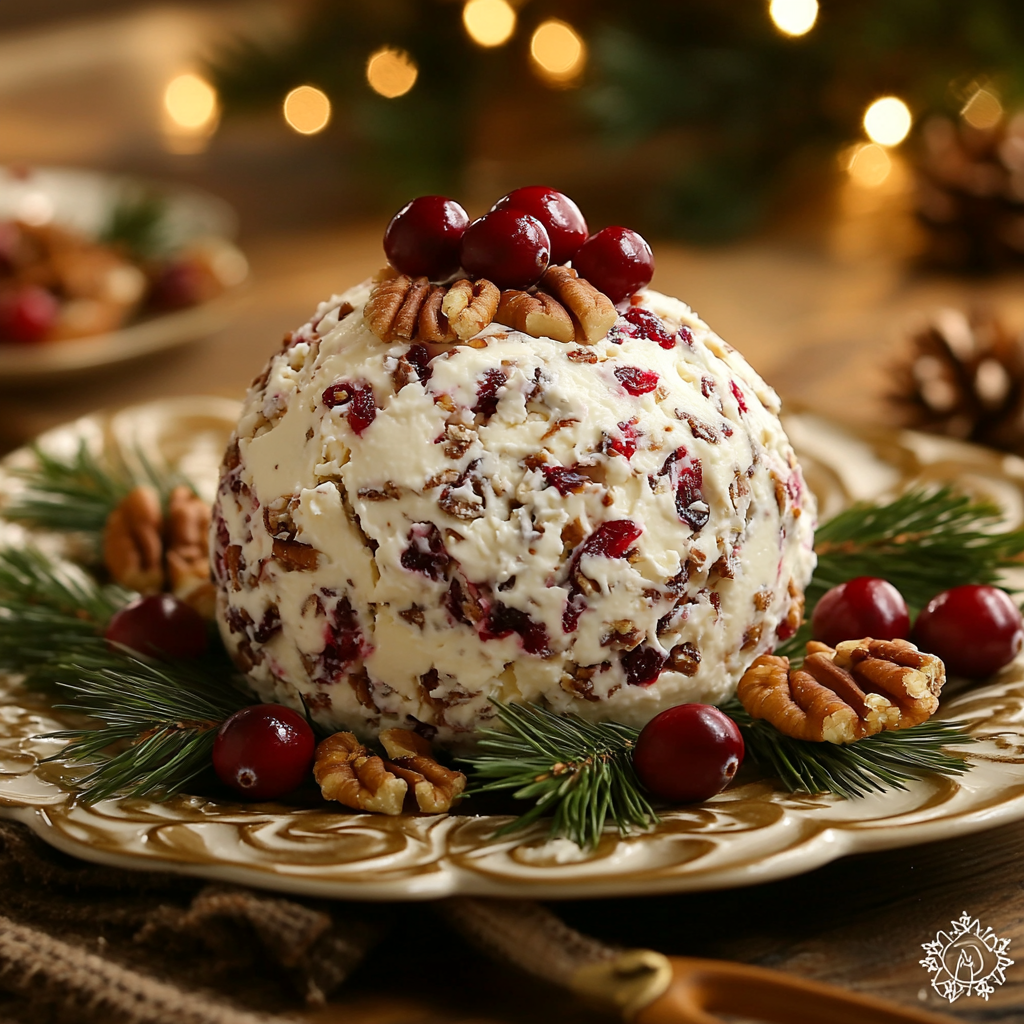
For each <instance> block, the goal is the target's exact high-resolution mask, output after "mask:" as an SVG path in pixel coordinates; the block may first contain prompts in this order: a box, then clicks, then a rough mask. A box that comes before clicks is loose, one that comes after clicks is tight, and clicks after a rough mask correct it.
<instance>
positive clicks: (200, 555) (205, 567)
mask: <svg viewBox="0 0 1024 1024" xmlns="http://www.w3.org/2000/svg"><path fill="white" fill-rule="evenodd" d="M209 533H210V506H209V505H207V503H206V502H205V501H203V499H202V498H200V497H199V495H198V494H196V493H195V491H193V490H192V488H191V487H186V486H184V485H182V486H179V487H175V488H174V489H173V490H172V491H171V493H170V495H169V496H168V499H167V556H166V560H167V579H168V582H169V584H170V589H171V593H172V594H174V596H175V597H177V598H178V599H179V600H181V601H184V602H185V603H186V604H187V605H190V606H191V607H192V608H194V609H195V610H196V611H197V612H199V614H200V615H202V616H203V618H206V619H213V618H214V616H215V613H216V603H217V591H216V588H215V587H214V585H213V582H212V581H211V580H210V551H209Z"/></svg>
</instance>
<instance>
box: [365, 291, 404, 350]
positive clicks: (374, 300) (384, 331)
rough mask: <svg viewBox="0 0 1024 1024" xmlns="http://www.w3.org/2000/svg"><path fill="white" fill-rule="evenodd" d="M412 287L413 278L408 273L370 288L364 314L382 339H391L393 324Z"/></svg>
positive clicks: (375, 332)
mask: <svg viewBox="0 0 1024 1024" xmlns="http://www.w3.org/2000/svg"><path fill="white" fill-rule="evenodd" d="M411 288H412V278H410V277H409V275H408V274H398V275H397V276H396V277H389V278H385V279H384V280H381V281H378V282H377V283H376V284H375V285H374V286H373V288H372V289H371V290H370V297H369V298H368V299H367V300H366V306H365V307H364V308H363V316H365V317H366V322H367V324H368V325H369V327H370V330H371V331H373V333H374V334H375V335H377V337H378V338H380V340H381V341H390V339H391V328H392V325H393V324H394V322H395V318H396V317H397V316H398V311H399V310H400V309H401V308H402V303H403V302H405V299H406V296H407V295H408V294H409V291H410V289H411Z"/></svg>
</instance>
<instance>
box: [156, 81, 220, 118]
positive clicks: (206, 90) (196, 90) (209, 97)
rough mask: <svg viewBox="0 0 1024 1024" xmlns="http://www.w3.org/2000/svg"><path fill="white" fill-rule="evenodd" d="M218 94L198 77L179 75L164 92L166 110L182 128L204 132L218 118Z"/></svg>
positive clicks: (169, 83) (168, 84)
mask: <svg viewBox="0 0 1024 1024" xmlns="http://www.w3.org/2000/svg"><path fill="white" fill-rule="evenodd" d="M217 106H218V104H217V93H216V91H215V90H214V88H213V86H212V85H210V83H209V82H207V81H206V80H205V79H202V78H200V77H199V76H198V75H193V74H186V75H178V76H177V77H176V78H172V79H171V81H170V82H168V83H167V88H166V89H165V90H164V109H165V110H166V111H167V115H168V116H169V117H170V119H171V120H172V121H173V122H174V123H175V124H176V125H178V127H180V128H184V129H186V130H189V131H194V132H198V131H202V130H204V129H206V128H208V127H209V126H210V125H211V123H212V122H213V121H214V120H215V119H216V117H217Z"/></svg>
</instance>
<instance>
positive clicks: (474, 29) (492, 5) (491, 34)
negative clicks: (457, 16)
mask: <svg viewBox="0 0 1024 1024" xmlns="http://www.w3.org/2000/svg"><path fill="white" fill-rule="evenodd" d="M462 24H463V25H465V26H466V31H467V32H468V33H469V38H470V39H472V40H473V42H474V43H476V44H477V45H478V46H501V45H502V44H503V43H507V42H508V41H509V40H510V39H511V38H512V34H513V33H514V32H515V30H516V12H515V9H514V8H513V7H512V5H511V4H510V3H508V0H467V2H466V5H465V6H464V7H463V8H462Z"/></svg>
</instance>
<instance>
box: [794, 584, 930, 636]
mask: <svg viewBox="0 0 1024 1024" xmlns="http://www.w3.org/2000/svg"><path fill="white" fill-rule="evenodd" d="M811 630H812V632H813V634H814V639H815V640H820V641H821V642H822V643H825V644H828V645H829V647H835V645H836V644H838V643H842V641H844V640H863V639H864V638H865V637H871V638H872V639H873V640H906V639H907V637H909V636H910V613H909V612H908V611H907V602H906V601H904V600H903V595H902V594H901V593H900V592H899V591H898V590H897V589H896V588H895V587H894V586H893V585H892V584H891V583H890V582H889V581H888V580H883V579H879V578H878V577H877V576H858V577H857V578H856V579H852V580H848V581H847V582H846V583H840V584H839V586H837V587H833V588H832V589H831V590H828V591H826V592H825V594H823V595H822V598H821V600H820V601H818V603H817V605H815V608H814V613H813V614H812V615H811Z"/></svg>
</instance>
